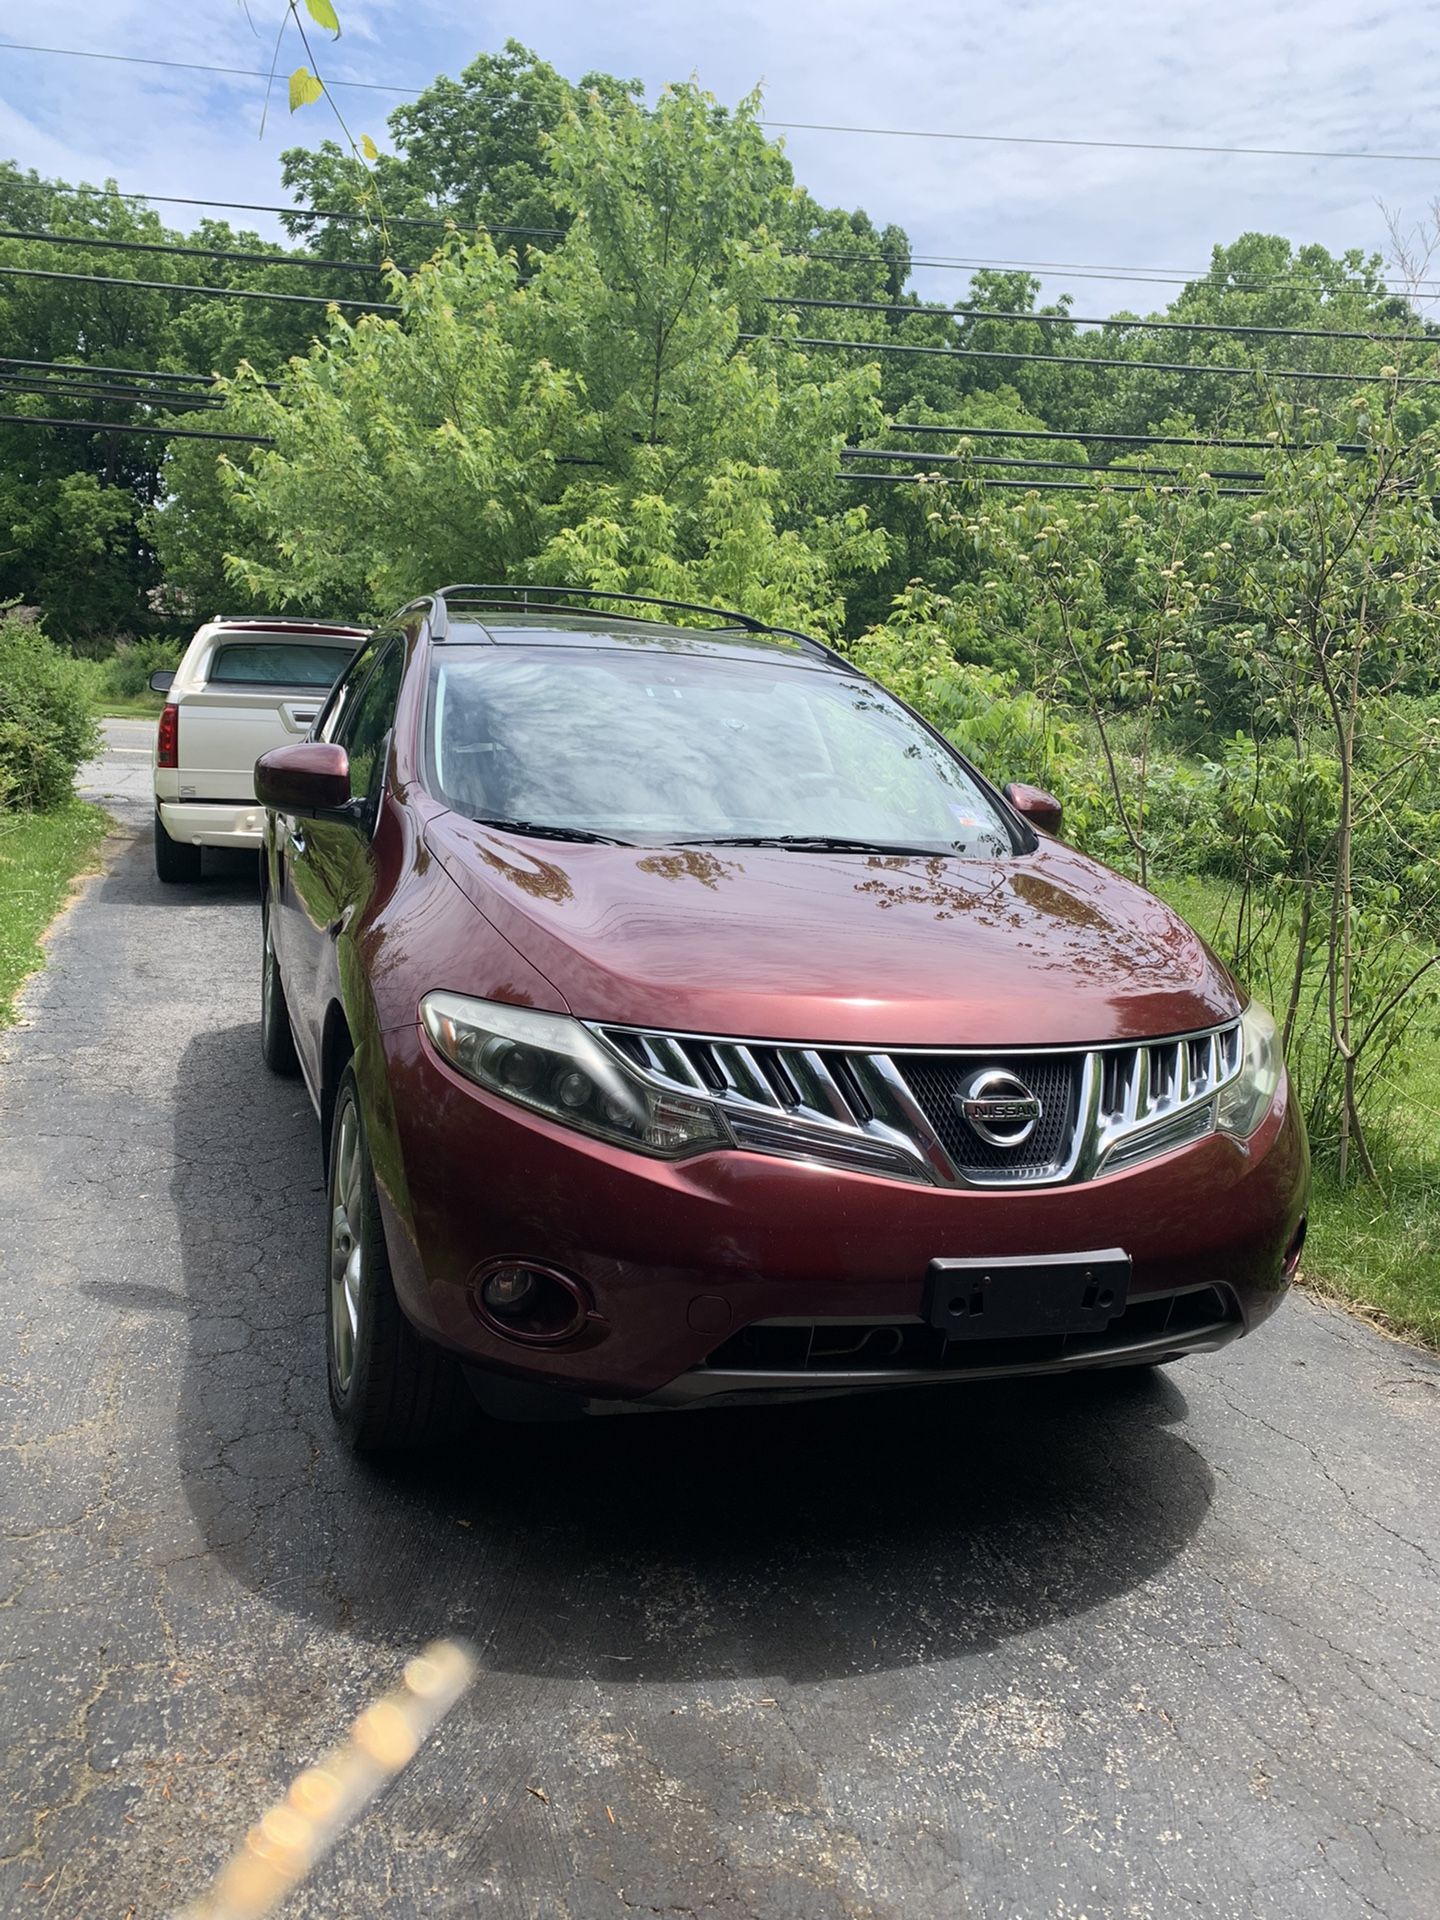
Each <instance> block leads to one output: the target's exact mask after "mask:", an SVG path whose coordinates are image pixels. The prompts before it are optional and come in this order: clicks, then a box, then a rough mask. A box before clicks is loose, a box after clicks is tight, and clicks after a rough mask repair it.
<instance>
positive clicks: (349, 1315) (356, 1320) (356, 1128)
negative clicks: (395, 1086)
mask: <svg viewBox="0 0 1440 1920" xmlns="http://www.w3.org/2000/svg"><path fill="white" fill-rule="evenodd" d="M364 1161H365V1155H364V1149H363V1147H362V1145H361V1141H360V1115H359V1113H358V1112H357V1110H356V1107H355V1102H354V1100H353V1099H352V1098H350V1097H348V1096H347V1097H346V1099H345V1104H344V1106H343V1107H342V1108H341V1112H340V1122H339V1126H338V1128H337V1130H336V1135H335V1172H334V1178H333V1182H332V1185H331V1190H330V1191H331V1207H330V1360H331V1365H332V1367H333V1368H334V1372H335V1388H336V1391H337V1392H338V1393H341V1394H344V1393H346V1392H348V1391H349V1387H350V1380H351V1376H352V1375H353V1374H354V1371H355V1349H356V1345H357V1343H358V1341H359V1337H360V1313H361V1306H362V1300H363V1290H364V1282H365V1246H364V1240H363V1237H362V1236H363V1216H364V1204H365V1169H364Z"/></svg>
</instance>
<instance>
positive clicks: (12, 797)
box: [0, 609, 97, 812]
mask: <svg viewBox="0 0 1440 1920" xmlns="http://www.w3.org/2000/svg"><path fill="white" fill-rule="evenodd" d="M96 740H97V734H96V727H95V722H94V719H93V718H92V717H91V713H90V703H89V700H88V699H87V697H86V692H85V676H84V671H83V669H82V668H81V667H79V666H78V665H77V663H76V662H75V661H73V660H70V659H69V658H67V656H66V655H65V654H63V653H61V651H60V650H59V648H58V647H56V646H53V645H52V644H51V642H50V641H49V640H47V639H46V637H45V635H44V633H43V632H42V631H41V629H40V627H39V626H38V625H36V624H35V622H34V621H32V620H29V619H23V618H21V617H20V616H19V615H18V614H17V613H15V612H14V611H13V610H12V609H7V610H5V611H3V612H0V807H6V808H24V809H27V810H30V811H34V812H49V811H50V810H51V809H52V808H54V807H58V806H62V805H63V804H64V803H65V801H66V800H68V799H69V797H70V794H71V792H72V790H73V788H74V784H75V769H76V768H77V767H78V766H79V765H80V762H81V761H82V760H83V759H85V758H86V756H87V755H88V754H90V753H92V752H93V751H94V749H95V745H96Z"/></svg>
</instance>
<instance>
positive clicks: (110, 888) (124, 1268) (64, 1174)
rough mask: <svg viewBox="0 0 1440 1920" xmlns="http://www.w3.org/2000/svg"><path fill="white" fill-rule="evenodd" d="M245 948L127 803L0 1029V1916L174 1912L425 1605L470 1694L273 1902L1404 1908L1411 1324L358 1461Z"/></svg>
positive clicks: (1313, 1325)
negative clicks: (114, 845)
mask: <svg viewBox="0 0 1440 1920" xmlns="http://www.w3.org/2000/svg"><path fill="white" fill-rule="evenodd" d="M111 737H112V751H111V753H110V754H109V755H108V756H107V759H106V760H105V761H104V762H103V763H102V764H101V765H100V766H99V767H97V768H96V769H93V770H92V774H91V787H92V790H94V791H99V792H107V791H108V792H111V793H114V794H117V795H118V796H119V798H118V800H117V801H116V804H117V805H118V806H119V807H120V809H121V810H122V812H123V813H124V815H125V818H126V820H127V822H128V823H129V825H130V826H131V828H132V829H138V830H139V831H140V832H141V834H142V835H144V834H145V833H146V832H147V829H148V805H147V802H146V798H145V790H144V780H143V777H142V778H141V779H140V780H139V782H138V786H137V784H136V782H135V781H134V780H131V781H130V783H129V789H128V790H127V775H129V774H133V773H134V772H135V770H136V769H137V768H139V769H142V771H143V761H142V760H139V759H136V758H135V757H134V756H133V755H129V756H127V755H126V754H125V753H124V752H123V751H120V749H123V748H124V747H126V746H127V745H133V744H135V743H136V739H138V741H139V744H141V745H142V746H143V744H144V734H143V730H140V731H139V732H138V733H136V734H135V736H134V737H132V736H131V730H130V729H129V728H128V727H127V726H126V725H124V724H122V725H120V726H117V727H115V728H112V730H111ZM257 957H258V930H257V915H256V903H255V894H254V887H253V880H252V877H251V872H250V868H249V865H248V863H232V865H231V868H230V870H229V871H227V872H225V873H216V874H212V875H210V876H207V878H206V879H205V880H204V881H203V882H202V883H201V884H200V885H199V886H197V887H194V888H189V889H168V890H164V891H162V889H161V888H160V887H159V886H158V885H157V883H156V882H155V880H154V878H153V874H152V871H151V865H150V853H149V847H148V844H147V840H146V838H144V837H141V838H138V839H136V840H134V841H133V842H127V843H124V844H122V845H121V847H120V849H119V851H118V853H117V856H116V857H115V859H114V860H113V862H112V864H111V865H110V866H109V868H108V870H107V871H106V872H105V874H104V875H103V876H102V877H100V878H98V879H97V880H96V881H95V882H94V883H93V884H92V885H91V886H90V887H89V889H88V891H87V892H86V893H85V895H84V897H83V898H82V899H81V900H80V902H79V903H78V904H77V905H76V906H75V907H74V908H73V909H72V910H71V911H70V912H69V913H68V914H67V915H66V917H65V918H64V920H63V921H62V923H61V925H60V926H59V928H58V929H57V931H56V934H55V937H54V940H53V944H52V949H51V962H50V966H49V968H48V970H47V971H46V973H45V974H44V975H43V976H41V977H40V978H39V979H38V980H37V982H36V983H35V984H34V985H33V987H32V988H31V990H30V991H29V994H28V996H27V999H26V1002H25V1022H24V1024H23V1025H22V1026H20V1027H19V1028H18V1029H17V1030H16V1031H15V1032H14V1033H13V1034H12V1035H10V1036H9V1038H8V1040H7V1041H6V1042H5V1044H4V1049H3V1055H0V1082H3V1084H0V1311H3V1315H4V1325H5V1326H6V1328H7V1329H8V1338H7V1341H6V1347H5V1353H4V1358H3V1362H0V1383H3V1384H0V1391H3V1403H0V1404H3V1412H0V1439H3V1444H4V1449H5V1452H4V1462H5V1465H4V1470H3V1474H0V1508H3V1524H4V1529H5V1533H6V1539H5V1543H4V1549H3V1552H4V1573H3V1579H0V1595H3V1599H0V1747H3V1748H4V1749H5V1754H4V1764H3V1782H4V1785H3V1789H0V1812H3V1820H0V1911H3V1912H4V1913H6V1914H7V1915H16V1916H24V1917H26V1920H28V1916H32V1915H33V1916H36V1917H37V1920H39V1917H40V1916H44V1920H82V1917H83V1920H126V1916H129V1917H130V1920H142V1917H144V1916H150V1915H161V1914H165V1913H167V1912H169V1911H170V1910H172V1908H173V1907H174V1906H175V1905H176V1904H178V1903H179V1901H180V1900H181V1899H182V1898H183V1897H187V1896H189V1895H190V1894H192V1893H194V1892H195V1891H196V1890H197V1889H198V1888H199V1887H200V1886H202V1885H203V1884H204V1882H205V1880H206V1878H207V1877H208V1875H209V1873H210V1872H211V1871H212V1870H213V1868H214V1867H215V1866H216V1864H217V1863H218V1862H219V1860H220V1859H221V1858H222V1857H223V1855H224V1854H225V1853H226V1851H227V1850H228V1848H229V1847H230V1845H231V1844H232V1843H233V1842H235V1841H236V1840H238V1839H239V1837H240V1836H241V1835H242V1833H243V1832H244V1830H245V1828H246V1827H247V1825H248V1824H249V1822H250V1821H251V1820H252V1819H253V1818H254V1817H255V1815H256V1813H257V1812H258V1811H259V1810H260V1809H261V1808H263V1807H264V1806H265V1805H266V1804H267V1803H268V1802H270V1801H271V1800H272V1799H273V1798H274V1797H275V1796H276V1795H277V1793H278V1792H279V1791H281V1790H283V1787H284V1785H285V1783H286V1782H287V1780H288V1779H289V1777H290V1776H291V1775H292V1774H293V1773H294V1772H296V1771H297V1770H298V1769H300V1768H301V1767H302V1766H304V1765H305V1764H307V1763H308V1762H310V1761H311V1760H313V1759H314V1758H315V1757H316V1756H317V1755H319V1754H320V1753H321V1752H323V1751H324V1750H325V1748H326V1747H327V1746H328V1745H329V1744H330V1743H331V1742H332V1740H333V1739H334V1738H335V1737H336V1735H337V1734H338V1733H339V1732H340V1731H341V1730H342V1729H343V1727H344V1725H345V1724H346V1722H347V1719H348V1717H349V1716H350V1715H351V1714H353V1713H354V1712H355V1711H356V1709H357V1708H358V1706H359V1705H360V1704H361V1703H362V1702H363V1701H364V1700H365V1699H366V1698H367V1697H368V1696H369V1695H370V1694H371V1693H372V1692H373V1691H375V1690H377V1689H379V1688H380V1687H382V1686H385V1685H388V1684H390V1683H391V1682H392V1681H393V1680H394V1679H395V1678H396V1676H397V1674H398V1671H399V1667H400V1665H401V1663H402V1661H403V1659H404V1658H405V1657H406V1656H407V1655H408V1654H409V1653H410V1652H411V1651H412V1650H413V1649H414V1648H416V1647H417V1646H418V1645H420V1644H421V1643H422V1642H423V1641H425V1640H426V1639H428V1638H429V1637H430V1636H432V1635H434V1634H436V1633H439V1632H458V1633H462V1634H465V1635H467V1636H469V1637H470V1638H471V1639H472V1640H473V1641H474V1642H475V1644H476V1645H477V1646H478V1647H479V1648H480V1650H481V1652H482V1655H483V1660H484V1667H485V1671H484V1673H483V1674H482V1676H481V1679H480V1681H479V1684H478V1685H477V1686H476V1688H475V1690H474V1691H473V1693H472V1695H471V1696H470V1698H469V1699H468V1700H467V1701H466V1703H465V1704H464V1705H463V1706H462V1707H461V1709H460V1710H458V1711H457V1713H456V1714H455V1715H454V1716H453V1717H452V1718H451V1720H450V1721H449V1722H448V1723H447V1724H446V1726H445V1727H444V1728H443V1729H442V1731H441V1733H440V1734H439V1735H438V1736H437V1738H436V1739H435V1741H434V1742H433V1743H432V1745H431V1746H429V1747H428V1748H427V1749H426V1750H425V1751H424V1752H423V1753H422V1755H421V1756H420V1758H419V1760H418V1761H417V1762H416V1764H415V1765H414V1766H413V1767H412V1768H411V1769H410V1770H409V1772H407V1773H406V1774H405V1775H404V1776H403V1777H402V1779H401V1780H400V1781H399V1782H398V1783H397V1785H396V1786H395V1787H394V1788H393V1789H392V1790H391V1792H390V1793H389V1794H388V1796H387V1797H386V1798H385V1799H384V1800H383V1801H382V1802H381V1803H380V1804H379V1805H378V1806H377V1807H376V1809H375V1810H374V1811H373V1812H372V1813H371V1814H370V1815H369V1816H368V1817H367V1818H366V1819H365V1821H364V1822H363V1824H362V1825H361V1826H360V1828H359V1829H358V1830H357V1831H356V1832H354V1833H352V1834H351V1835H349V1836H348V1837H346V1838H345V1839H344V1841H343V1842H342V1843H341V1845H340V1847H339V1848H338V1849H337V1851H336V1852H335V1853H334V1854H333V1855H332V1857H331V1858H330V1860H329V1861H328V1862H327V1863H326V1864H325V1865H324V1866H323V1867H322V1869H321V1870H320V1871H319V1872H318V1874H317V1875H316V1877H315V1879H314V1880H313V1882H312V1883H311V1884H310V1885H309V1887H308V1888H307V1889H306V1890H305V1891H304V1892H303V1893H302V1894H300V1895H299V1896H297V1897H296V1898H295V1900H294V1901H293V1902H292V1904H291V1906H290V1907H289V1908H288V1909H287V1912H290V1913H294V1914H296V1915H303V1916H308V1917H309V1920H320V1916H325V1917H326V1920H368V1916H372V1915H383V1916H385V1917H386V1920H409V1917H410V1916H420V1915H424V1916H427V1920H428V1917H429V1916H457V1917H458V1916H468V1915H475V1916H482V1917H488V1916H505V1917H506V1920H509V1916H515V1915H526V1916H535V1917H536V1920H607V1917H608V1916H612V1915H613V1916H625V1915H630V1914H640V1915H646V1916H649V1915H657V1916H690V1915H696V1914H701V1913H703V1914H706V1915H713V1916H716V1917H717V1920H732V1917H733V1920H742V1917H743V1916H750V1915H754V1916H764V1920H772V1916H773V1917H776V1920H778V1917H779V1916H791V1915H793V1916H796V1920H841V1916H886V1920H890V1917H892V1916H900V1915H904V1916H906V1917H907V1920H909V1916H912V1915H916V1916H925V1917H926V1920H929V1917H930V1916H943V1917H944V1920H950V1917H951V1916H954V1917H955V1920H960V1916H966V1917H967V1920H1081V1916H1088V1920H1109V1916H1164V1917H1165V1920H1173V1916H1176V1915H1181V1914H1186V1913H1193V1914H1197V1915H1203V1916H1205V1920H1228V1917H1229V1916H1237V1917H1238V1916H1246V1917H1247V1920H1256V1917H1263V1920H1289V1916H1295V1917H1296V1920H1301V1916H1303V1920H1329V1917H1330V1916H1336V1917H1337V1920H1338V1917H1339V1916H1351V1915H1355V1916H1359V1915H1361V1914H1365V1915H1369V1916H1372V1920H1373V1916H1381V1917H1382V1920H1422V1917H1423V1920H1433V1916H1434V1915H1435V1913H1436V1912H1437V1910H1440V1837H1437V1836H1440V1767H1437V1754H1440V1740H1437V1728H1440V1605H1437V1601H1440V1584H1437V1565H1440V1496H1437V1488H1440V1367H1437V1365H1436V1364H1435V1363H1434V1361H1432V1360H1431V1359H1429V1358H1427V1357H1426V1356H1424V1355H1421V1354H1418V1353H1416V1352H1414V1351H1412V1350H1410V1349H1408V1348H1405V1347H1402V1346H1399V1345H1395V1344H1393V1343H1391V1342H1388V1341H1386V1340H1384V1339H1382V1338H1380V1337H1379V1336H1377V1335H1376V1334H1374V1333H1372V1332H1371V1331H1370V1330H1368V1329H1367V1328H1365V1327H1364V1326H1362V1325H1360V1324H1359V1323H1357V1322H1355V1321H1353V1320H1351V1319H1349V1318H1347V1317H1346V1316H1344V1315H1341V1314H1339V1313H1335V1312H1331V1311H1327V1310H1324V1309H1323V1308H1321V1307H1319V1306H1317V1305H1315V1304H1313V1303H1311V1302H1309V1301H1306V1300H1302V1299H1297V1300H1295V1301H1292V1302H1291V1303H1289V1304H1288V1305H1287V1306H1286V1308H1285V1309H1284V1311H1283V1312H1282V1313H1281V1314H1280V1315H1279V1316H1277V1318H1276V1319H1275V1320H1274V1321H1272V1322H1271V1323H1270V1325H1269V1326H1267V1327H1266V1328H1265V1329H1264V1330H1263V1332H1262V1333H1261V1334H1259V1335H1258V1336H1257V1337H1256V1338H1255V1339H1253V1340H1250V1341H1246V1342H1244V1343H1242V1344H1241V1345H1240V1346H1238V1347H1234V1348H1232V1349H1230V1350H1229V1351H1227V1352H1225V1353H1222V1354H1218V1355H1214V1356H1211V1357H1207V1358H1203V1359H1197V1360H1192V1361H1189V1362H1186V1363H1185V1364H1183V1365H1181V1366H1179V1367H1176V1368H1174V1369H1169V1370H1166V1371H1165V1372H1164V1373H1163V1374H1161V1375H1159V1376H1158V1377H1156V1378H1155V1379H1153V1380H1149V1379H1144V1378H1142V1379H1141V1380H1140V1381H1139V1382H1137V1383H1130V1384H1128V1385H1127V1384H1123V1383H1120V1382H1118V1381H1117V1382H1112V1383H1109V1384H1104V1383H1102V1384H1099V1385H1096V1384H1093V1383H1092V1384H1086V1383H1083V1382H1081V1383H1073V1382H1072V1383H1065V1382H1051V1383H1045V1384H1038V1385H1036V1384H1032V1385H1028V1386H1014V1387H1011V1388H1009V1389H996V1388H979V1387H971V1388H969V1389H966V1390H956V1391H954V1392H953V1393H952V1392H950V1391H945V1392H941V1393H937V1394H934V1395H932V1396H923V1397H921V1398H919V1399H918V1400H915V1401H912V1402H911V1403H910V1404H908V1405H907V1404H899V1403H894V1402H886V1401H880V1402H878V1403H867V1402H865V1401H863V1400H853V1401H850V1402H848V1403H844V1404H840V1405H836V1406H833V1407H829V1408H824V1407H822V1408H791V1409H777V1410H774V1411H771V1412H763V1413H762V1412H752V1413H749V1414H740V1413H725V1414H722V1413H707V1414H692V1415H680V1416H673V1417H650V1418H645V1417H641V1418H636V1419H633V1420H616V1421H607V1422H596V1423H587V1424H584V1425H581V1426H579V1427H568V1426H567V1427H555V1428H546V1427H520V1428H510V1429H496V1430H492V1433H491V1436H490V1437H489V1438H488V1439H486V1440H485V1442H484V1443H483V1444H481V1443H477V1445H476V1448H475V1450H474V1452H473V1454H472V1455H468V1456H467V1457H465V1458H462V1459H460V1460H457V1461H454V1462H451V1463H449V1464H439V1463H435V1462H430V1463H423V1462H422V1463H415V1464H411V1465H408V1466H406V1467H404V1468H396V1469H390V1470H386V1471H379V1470H376V1469H373V1468H368V1467H363V1466H360V1465H356V1464H354V1463H353V1462H351V1461H350V1460H349V1459H347V1458H346V1457H344V1456H343V1455H342V1454H341V1453H340V1452H339V1451H338V1449H337V1447H336V1445H335V1442H334V1440H333V1439H332V1437H331V1432H330V1427H329V1422H328V1413H327V1409H326V1405H325V1390H324V1382H323V1374H324V1362H323V1357H322V1346H321V1215H322V1204H321V1190H320V1182H319V1162H318V1151H317V1145H316V1138H315V1127H314V1122H313V1120H312V1118H311V1115H310V1113H309V1110H308V1107H307V1105H306V1102H305V1098H304V1095H303V1094H302V1093H301V1092H300V1091H298V1088H297V1086H296V1084H295V1083H282V1082H279V1081H276V1080H273V1079H270V1078H268V1077H267V1076H266V1074H265V1072H264V1071H263V1069H262V1067H261V1064H260V1060H259V1054H258V1048H257V1039H256V986H257V973H256V962H257ZM542 1796H543V1797H542Z"/></svg>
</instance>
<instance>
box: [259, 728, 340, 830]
mask: <svg viewBox="0 0 1440 1920" xmlns="http://www.w3.org/2000/svg"><path fill="white" fill-rule="evenodd" d="M255 798H256V799H257V800H258V801H259V802H260V804H261V806H262V807H274V808H275V810H276V812H277V813H339V812H340V811H341V810H342V809H343V808H345V807H347V806H348V805H349V804H350V756H349V754H348V753H346V751H345V749H344V747H337V746H336V745H335V744H334V742H333V741H330V740H298V741H296V743H295V744H294V746H289V747H272V748H271V749H270V751H269V753H262V754H261V756H260V758H259V759H258V760H257V761H256V762H255Z"/></svg>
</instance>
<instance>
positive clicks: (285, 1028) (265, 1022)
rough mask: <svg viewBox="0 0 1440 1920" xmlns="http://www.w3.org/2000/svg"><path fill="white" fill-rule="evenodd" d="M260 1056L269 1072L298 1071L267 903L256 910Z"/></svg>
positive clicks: (297, 1056) (287, 1076)
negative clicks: (258, 938) (258, 963)
mask: <svg viewBox="0 0 1440 1920" xmlns="http://www.w3.org/2000/svg"><path fill="white" fill-rule="evenodd" d="M260 1055H261V1058H262V1059H263V1060H264V1062H265V1064H266V1066H267V1067H268V1068H269V1069H270V1071H271V1072H272V1073H278V1074H282V1075H284V1076H285V1077H286V1078H289V1077H290V1076H291V1075H293V1074H296V1073H298V1072H299V1071H300V1056H299V1055H298V1054H297V1053H296V1051H295V1034H294V1030H293V1028H292V1027H291V1025H290V1009H289V1007H288V1005H287V1004H286V1001H285V986H284V982H283V981H282V980H281V978H280V963H279V961H278V960H277V959H276V958H275V942H274V939H273V938H272V936H271V933H270V903H269V901H268V900H267V901H266V902H265V904H264V906H262V907H261V909H260Z"/></svg>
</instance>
